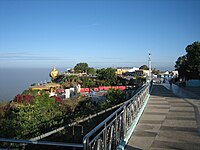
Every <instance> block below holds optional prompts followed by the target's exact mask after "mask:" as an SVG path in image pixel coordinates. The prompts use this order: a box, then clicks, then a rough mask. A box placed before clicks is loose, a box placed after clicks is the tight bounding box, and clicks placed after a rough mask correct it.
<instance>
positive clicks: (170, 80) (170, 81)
mask: <svg viewBox="0 0 200 150" xmlns="http://www.w3.org/2000/svg"><path fill="white" fill-rule="evenodd" d="M169 84H170V88H171V87H172V79H169Z"/></svg>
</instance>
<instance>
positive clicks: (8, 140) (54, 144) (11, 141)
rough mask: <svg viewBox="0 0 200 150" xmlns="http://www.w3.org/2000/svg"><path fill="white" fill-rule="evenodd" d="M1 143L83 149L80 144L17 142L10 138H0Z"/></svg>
mask: <svg viewBox="0 0 200 150" xmlns="http://www.w3.org/2000/svg"><path fill="white" fill-rule="evenodd" d="M0 141H1V142H9V143H21V144H38V145H52V146H63V147H77V148H83V145H82V144H77V143H63V142H49V141H33V140H17V139H10V138H0Z"/></svg>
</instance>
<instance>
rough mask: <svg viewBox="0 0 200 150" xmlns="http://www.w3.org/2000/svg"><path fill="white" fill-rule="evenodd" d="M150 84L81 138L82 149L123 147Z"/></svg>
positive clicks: (146, 97)
mask: <svg viewBox="0 0 200 150" xmlns="http://www.w3.org/2000/svg"><path fill="white" fill-rule="evenodd" d="M150 86H151V84H150V83H148V84H147V85H146V86H144V87H143V88H142V89H141V90H140V91H139V92H138V93H137V94H136V95H135V96H133V97H132V98H131V99H130V100H129V101H127V102H126V103H125V104H124V105H122V106H121V107H120V108H119V109H117V110H116V111H115V112H114V113H113V114H112V115H110V116H109V117H108V118H107V119H105V120H104V121H103V122H102V123H100V124H99V125H98V126H96V127H95V128H94V129H93V130H92V131H90V132H89V133H88V134H87V135H86V136H85V137H84V138H83V145H84V150H113V149H123V147H124V146H125V145H126V144H127V142H128V139H129V138H130V136H131V134H132V132H133V130H134V128H135V126H136V124H137V122H138V120H139V117H140V116H141V114H142V112H143V110H144V108H145V105H146V103H147V100H148V98H149V90H150Z"/></svg>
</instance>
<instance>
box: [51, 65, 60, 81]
mask: <svg viewBox="0 0 200 150" xmlns="http://www.w3.org/2000/svg"><path fill="white" fill-rule="evenodd" d="M49 75H50V77H51V78H52V79H56V78H57V77H58V75H59V72H58V70H57V69H56V67H55V66H54V67H53V69H52V70H51V72H50V73H49Z"/></svg>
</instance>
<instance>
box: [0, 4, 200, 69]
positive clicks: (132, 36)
mask: <svg viewBox="0 0 200 150" xmlns="http://www.w3.org/2000/svg"><path fill="white" fill-rule="evenodd" d="M199 14H200V1H199V0H0V68H23V67H24V68H31V67H34V68H41V67H50V68H52V66H54V65H55V66H58V67H66V68H67V67H74V66H75V65H76V64H77V63H79V62H87V63H88V64H89V66H91V67H113V66H114V67H125V66H128V67H134V66H135V67H139V66H141V65H143V64H148V52H150V53H151V54H152V55H151V60H152V67H153V68H157V69H166V70H168V69H174V65H175V61H176V60H177V58H178V57H179V56H182V55H185V54H186V52H185V47H186V46H187V45H189V44H192V43H193V42H195V41H200V17H199Z"/></svg>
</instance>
